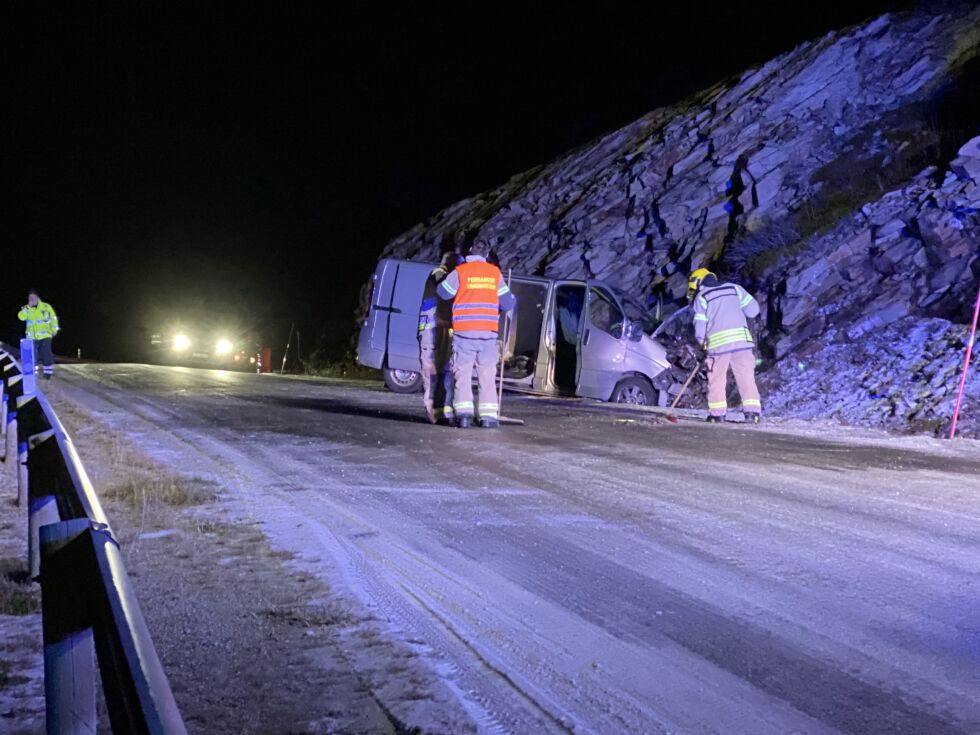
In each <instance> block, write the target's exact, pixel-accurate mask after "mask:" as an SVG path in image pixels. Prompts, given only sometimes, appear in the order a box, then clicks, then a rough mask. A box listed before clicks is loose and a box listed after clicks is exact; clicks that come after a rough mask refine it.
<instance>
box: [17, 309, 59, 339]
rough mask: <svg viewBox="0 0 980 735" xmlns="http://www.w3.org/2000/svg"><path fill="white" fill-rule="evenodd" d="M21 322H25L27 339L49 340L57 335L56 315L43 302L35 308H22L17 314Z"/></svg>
mask: <svg viewBox="0 0 980 735" xmlns="http://www.w3.org/2000/svg"><path fill="white" fill-rule="evenodd" d="M17 318H18V319H20V320H21V321H22V322H27V337H28V339H49V338H50V337H54V336H55V335H56V334H57V333H58V315H57V314H55V313H54V307H52V306H51V304H47V303H45V302H43V301H38V302H37V306H24V307H22V308H21V310H20V312H18V314H17Z"/></svg>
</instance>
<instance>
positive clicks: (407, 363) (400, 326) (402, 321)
mask: <svg viewBox="0 0 980 735" xmlns="http://www.w3.org/2000/svg"><path fill="white" fill-rule="evenodd" d="M393 263H394V265H395V271H394V273H393V277H394V286H393V288H392V290H391V299H390V301H389V303H388V306H387V307H386V308H387V310H388V335H387V345H388V358H387V364H388V367H389V368H391V369H392V370H412V371H414V372H418V371H419V370H421V368H422V366H421V363H420V362H419V341H418V339H419V306H421V304H422V295H423V293H424V291H425V281H426V279H427V278H428V277H429V274H430V273H431V272H432V269H433V268H435V266H434V265H430V264H427V263H410V262H408V261H404V260H399V261H393Z"/></svg>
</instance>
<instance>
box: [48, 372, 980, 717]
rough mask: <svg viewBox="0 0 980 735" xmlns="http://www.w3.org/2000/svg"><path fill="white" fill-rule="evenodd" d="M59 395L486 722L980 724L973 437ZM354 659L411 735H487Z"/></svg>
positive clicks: (251, 383) (271, 381)
mask: <svg viewBox="0 0 980 735" xmlns="http://www.w3.org/2000/svg"><path fill="white" fill-rule="evenodd" d="M58 380H59V381H62V382H63V383H65V384H67V387H66V393H67V394H69V395H71V396H72V397H73V398H74V399H76V400H79V401H81V402H83V403H84V404H85V405H86V407H88V408H89V409H92V410H94V411H97V412H98V413H99V414H100V415H101V416H102V417H103V418H105V419H106V420H108V421H109V422H110V423H111V424H112V425H113V426H114V427H116V428H117V429H118V430H121V431H124V432H125V433H126V434H127V435H128V436H129V437H131V438H133V439H134V440H135V441H137V442H139V444H140V445H141V446H142V447H143V448H144V449H145V450H146V451H147V452H149V453H151V454H152V455H153V456H154V457H155V458H157V459H159V460H163V461H165V462H167V463H168V464H169V465H171V466H172V467H174V468H175V469H176V470H177V471H179V472H184V473H188V474H192V475H194V476H198V477H206V478H212V479H215V480H218V481H219V482H221V483H222V484H223V485H224V486H225V487H226V488H228V490H229V492H230V493H231V497H232V500H233V506H234V508H235V511H236V512H237V513H239V514H240V515H241V516H242V517H245V518H248V517H251V518H254V519H256V520H258V521H260V522H261V524H262V528H263V529H264V531H265V533H266V534H267V536H268V537H269V540H270V542H271V544H272V546H273V547H274V548H276V549H280V550H288V551H294V552H297V553H298V554H299V555H300V559H301V563H302V564H303V565H304V567H305V568H306V569H307V570H308V571H310V572H312V573H314V574H316V575H317V576H319V577H321V578H322V579H323V580H324V581H325V582H327V583H328V586H329V587H330V589H331V590H333V591H334V592H336V593H339V594H341V595H344V596H345V597H346V599H345V604H348V605H350V606H351V609H358V610H362V611H365V612H366V615H365V616H364V617H365V619H371V620H374V621H380V622H381V623H383V627H382V629H380V630H377V629H376V630H374V631H372V636H371V637H370V641H371V643H372V645H374V643H375V642H376V641H377V639H378V637H379V636H380V637H382V638H389V639H392V640H395V641H397V642H400V643H401V644H403V645H405V646H409V647H411V649H412V650H413V651H415V652H416V653H417V654H418V655H419V657H420V660H421V661H423V662H425V665H426V667H427V668H428V669H429V670H430V671H433V672H436V673H437V674H438V675H439V676H440V677H441V678H442V680H443V683H444V685H445V686H446V687H448V689H449V690H450V691H451V692H453V693H454V694H455V696H456V698H457V700H458V703H459V704H460V705H461V706H462V707H463V708H465V710H466V711H467V712H468V714H469V718H470V719H472V721H473V722H474V723H475V724H476V727H477V728H478V729H479V730H480V731H482V732H513V733H544V732H592V733H603V734H605V733H657V732H678V733H688V732H691V733H701V732H719V733H758V734H762V733H790V732H793V733H824V732H850V733H874V732H881V733H885V732H888V733H916V734H921V733H969V732H978V731H980V613H978V610H980V606H978V605H977V601H978V598H980V571H978V570H980V547H978V544H977V541H976V539H977V538H978V535H980V511H978V510H977V508H978V501H980V454H978V452H977V450H978V448H980V445H978V444H977V443H975V442H968V441H963V442H957V443H955V444H950V443H942V442H939V441H936V440H932V439H927V438H920V437H902V438H894V437H890V436H888V435H885V434H880V433H873V432H852V431H849V430H845V429H842V428H839V427H832V426H830V425H829V424H819V425H814V424H801V423H796V424H792V423H789V424H783V425H779V426H776V427H773V426H769V427H765V428H763V429H752V428H743V427H738V426H720V427H719V426H707V425H703V424H701V423H696V422H694V421H688V420H684V419H682V421H681V422H680V423H679V424H677V425H674V424H671V423H668V422H666V421H664V420H663V418H662V417H661V416H660V415H658V414H657V413H655V412H644V411H636V412H621V411H618V410H614V409H610V408H609V407H606V406H601V405H598V404H590V403H586V402H576V403H573V404H570V403H562V402H558V401H542V400H535V399H528V398H508V399H505V408H506V410H505V413H507V414H510V415H514V416H517V417H520V418H524V419H526V420H527V426H526V427H507V428H505V429H501V430H499V431H497V432H486V431H479V430H474V431H471V432H460V431H453V430H449V429H443V428H438V427H431V426H428V425H427V424H425V423H424V422H423V421H422V420H421V415H422V412H421V410H420V405H419V403H420V402H419V400H418V398H417V397H400V396H395V395H393V394H391V393H388V392H385V391H383V390H381V389H379V388H377V387H375V386H371V385H367V384H351V383H339V382H314V381H301V380H282V379H278V378H274V377H269V376H254V375H245V374H235V373H224V372H217V371H200V370H189V369H182V368H161V367H147V366H137V365H79V366H73V367H69V368H66V369H65V370H63V371H62V372H61V374H60V376H59V378H58ZM345 645H346V646H347V647H348V650H349V652H350V653H349V655H350V658H351V660H352V661H354V662H355V665H360V666H363V667H364V668H365V669H366V670H368V671H369V672H370V671H373V673H369V674H367V675H366V676H367V678H368V679H369V680H370V681H371V683H372V687H373V690H374V694H375V696H376V697H377V698H378V700H379V701H380V702H381V703H382V704H383V705H384V706H385V707H386V708H389V709H391V710H392V711H393V712H394V714H395V716H396V717H397V718H398V719H399V720H400V721H401V722H403V723H405V725H406V726H408V727H412V726H418V727H420V728H422V730H423V731H429V732H454V731H466V730H467V729H469V727H470V726H469V725H467V724H466V723H465V722H463V721H462V720H461V719H460V718H458V717H457V716H456V715H455V714H453V713H452V707H451V706H450V704H449V703H445V702H443V703H441V704H440V703H439V702H435V703H434V702H432V701H427V702H420V703H418V704H416V705H413V704H412V698H411V696H409V694H410V689H411V686H412V683H411V678H412V677H406V676H401V677H400V676H399V671H398V669H397V668H389V669H388V670H387V671H384V672H378V671H377V670H376V669H378V662H377V660H375V659H372V655H371V651H370V650H369V648H370V646H365V645H363V643H362V641H361V640H360V639H359V638H358V636H357V635H354V634H352V635H351V637H350V640H348V641H346V642H345ZM383 650H387V649H383Z"/></svg>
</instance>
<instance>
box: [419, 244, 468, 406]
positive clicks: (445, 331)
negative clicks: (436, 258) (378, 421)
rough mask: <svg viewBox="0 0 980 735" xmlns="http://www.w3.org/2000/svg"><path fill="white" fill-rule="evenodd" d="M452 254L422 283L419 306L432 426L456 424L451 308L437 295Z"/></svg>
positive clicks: (424, 397)
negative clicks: (423, 288) (451, 361)
mask: <svg viewBox="0 0 980 735" xmlns="http://www.w3.org/2000/svg"><path fill="white" fill-rule="evenodd" d="M458 260H459V258H458V256H457V255H456V253H455V252H453V251H450V252H447V253H444V254H443V256H442V260H441V262H440V263H439V265H438V266H436V268H434V269H433V271H432V272H431V273H430V274H429V277H428V278H427V279H426V281H425V290H424V291H423V294H422V304H421V306H420V307H419V359H420V361H421V363H422V387H423V394H422V401H423V403H424V404H425V413H426V415H427V416H428V417H429V421H431V422H432V423H434V424H435V423H443V422H445V423H449V424H452V423H455V415H454V413H453V377H452V374H451V373H450V372H449V358H450V357H451V355H452V339H453V337H452V329H451V327H452V305H451V304H450V303H449V302H448V301H443V300H442V299H440V298H438V297H437V296H436V289H437V288H438V286H439V284H440V283H442V281H443V280H444V279H445V278H446V276H447V275H449V273H450V271H452V269H453V268H455V267H456V264H457V262H458Z"/></svg>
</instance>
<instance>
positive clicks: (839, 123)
mask: <svg viewBox="0 0 980 735" xmlns="http://www.w3.org/2000/svg"><path fill="white" fill-rule="evenodd" d="M978 53H980V8H977V7H976V6H972V7H967V6H964V8H963V9H961V10H959V11H950V12H947V13H946V14H944V15H936V16H931V15H924V14H903V15H900V16H883V17H881V18H878V19H876V20H874V21H872V22H870V23H868V24H866V25H864V26H862V27H858V28H854V29H850V30H847V31H843V32H839V33H832V34H829V35H827V36H825V37H824V38H822V39H820V40H818V41H815V42H812V43H808V44H804V45H802V46H800V47H799V48H797V49H795V50H794V51H792V52H790V53H788V54H785V55H783V56H781V57H779V58H777V59H774V60H773V61H771V62H769V63H768V64H766V65H764V66H763V67H761V68H758V69H753V70H750V71H748V72H746V73H745V74H743V75H742V76H741V77H740V78H738V79H736V80H733V81H731V82H727V83H723V84H719V85H717V86H715V87H712V88H711V89H708V90H705V91H704V92H701V93H699V94H698V95H695V96H694V97H693V98H691V99H689V100H687V101H686V102H684V103H682V104H680V105H677V106H675V107H672V108H665V109H660V110H656V111H654V112H652V113H650V114H648V115H647V116H645V117H644V118H642V119H641V120H638V121H637V122H635V123H633V124H632V125H630V126H627V127H626V128H623V129H622V130H618V131H616V132H614V133H611V134H609V135H606V136H603V137H602V138H600V139H598V140H597V141H594V142H593V143H591V144H589V145H586V146H584V147H582V148H580V149H578V150H576V151H573V152H571V153H569V154H567V155H566V156H564V157H562V158H560V159H558V160H556V161H554V162H553V163H551V164H548V165H546V166H543V167H540V168H538V169H534V170H532V171H529V172H526V173H524V174H521V175H518V176H515V177H514V178H512V179H511V180H510V181H509V182H507V183H506V184H504V185H503V186H501V187H500V188H498V189H496V190H494V191H492V192H489V193H487V194H483V195H480V196H477V197H474V198H473V199H469V200H464V201H462V202H458V203H456V204H454V205H452V206H451V207H449V208H447V209H446V210H444V211H443V212H440V213H439V214H437V215H436V216H435V217H433V218H432V219H431V220H429V221H427V222H424V223H422V224H420V225H418V226H416V227H415V228H414V229H412V230H411V231H409V232H406V233H404V234H403V235H401V236H399V237H397V238H395V240H393V241H392V242H391V243H390V244H389V245H388V246H387V248H386V249H385V251H384V255H385V256H386V257H401V258H411V259H424V260H432V261H434V260H436V259H437V258H438V256H439V252H440V250H442V249H445V248H447V247H449V246H450V245H451V244H452V243H454V242H457V241H458V240H460V239H461V236H462V234H463V233H465V232H475V231H478V232H479V234H481V235H482V236H485V237H490V238H492V239H493V241H494V242H495V245H496V249H497V252H498V255H499V257H500V260H501V264H502V266H503V267H505V268H506V267H512V268H513V269H514V271H515V272H518V273H536V274H542V275H548V276H555V277H596V278H601V279H603V280H606V281H608V282H610V283H612V284H613V285H616V286H619V287H621V288H623V289H626V290H628V291H630V292H632V293H634V294H636V295H637V296H640V297H642V296H647V297H651V298H652V297H654V296H658V297H660V298H661V299H665V300H666V301H667V302H668V303H674V304H679V303H680V302H681V301H682V299H683V294H684V292H685V288H686V279H687V273H688V272H689V271H690V270H691V269H692V268H693V267H697V266H701V265H710V266H712V267H713V268H715V269H716V270H718V271H719V272H720V273H721V274H722V275H723V276H727V277H734V278H737V279H739V280H741V281H742V282H743V284H745V285H747V286H749V287H750V288H752V289H753V290H754V291H756V293H757V294H758V295H759V297H760V300H761V301H762V303H763V306H764V313H765V314H766V315H767V318H766V320H765V324H764V325H763V328H762V330H761V338H762V344H763V348H764V352H765V353H766V356H767V358H768V360H769V363H770V364H772V365H774V366H775V365H777V364H779V363H778V361H781V360H784V359H785V358H788V357H789V358H791V359H793V358H794V356H795V355H796V354H797V353H799V352H800V351H802V350H810V351H811V352H813V351H814V350H819V349H820V348H821V346H825V345H826V346H839V345H846V344H848V343H852V344H853V343H864V342H868V341H870V340H877V339H878V338H879V336H880V334H882V333H884V332H886V331H889V330H891V328H892V327H893V325H895V324H898V323H900V322H901V320H902V319H903V318H905V317H908V316H910V315H912V316H918V317H923V318H941V319H952V320H954V321H964V320H966V319H967V318H968V316H969V314H970V313H972V303H973V297H972V295H971V291H972V293H973V294H975V293H976V287H977V281H978V277H980V261H978V244H980V216H978V209H980V186H978V184H980V140H978V139H973V140H970V141H969V142H968V143H966V144H965V145H963V146H962V148H961V149H960V150H959V151H958V152H957V151H956V149H955V147H954V148H953V149H952V150H948V148H949V145H948V144H949V141H948V140H944V139H943V131H941V130H935V129H932V128H931V127H930V124H929V119H930V115H931V114H932V112H933V111H934V109H935V107H934V106H935V105H936V104H937V100H941V99H942V98H943V95H949V94H952V93H953V92H951V91H950V84H951V81H952V80H955V79H956V78H957V77H960V76H962V75H964V74H967V73H968V70H971V69H972V72H969V73H972V74H973V80H974V81H975V79H976V67H977V57H978ZM971 65H972V66H971ZM960 93H961V94H965V95H970V94H974V93H976V94H980V89H977V90H974V89H966V90H962V91H961V92H960ZM973 124H974V125H975V124H976V121H975V122H974V123H973ZM975 133H976V130H975V128H974V131H973V134H974V135H975ZM960 143H962V140H958V141H957V144H960ZM950 155H953V156H955V158H953V160H952V161H951V162H950V161H949V158H950ZM942 156H945V159H946V160H945V162H943V161H942V160H941V157H942ZM932 162H936V163H942V164H944V165H941V166H932V167H929V168H926V170H924V171H920V169H921V168H922V166H923V165H925V164H926V163H932ZM945 164H948V170H947V169H946V166H945ZM884 192H887V193H884ZM950 349H952V348H950ZM944 359H945V358H944ZM681 362H683V361H681ZM793 362H794V363H798V362H799V360H798V359H793ZM893 367H894V365H893ZM778 372H779V371H777V370H775V368H774V375H776V374H777V373H778ZM787 375H790V373H787ZM784 377H785V376H784ZM787 379H788V378H787ZM770 385H771V388H772V390H777V391H778V390H779V386H780V385H781V382H780V381H779V380H778V379H775V378H774V379H773V380H771V381H770ZM787 385H788V384H787ZM977 401H978V402H980V395H978V396H977ZM777 403H778V401H775V402H774V403H773V405H777ZM790 403H791V402H784V404H781V405H785V406H787V407H789V406H790ZM978 408H980V406H978Z"/></svg>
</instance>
